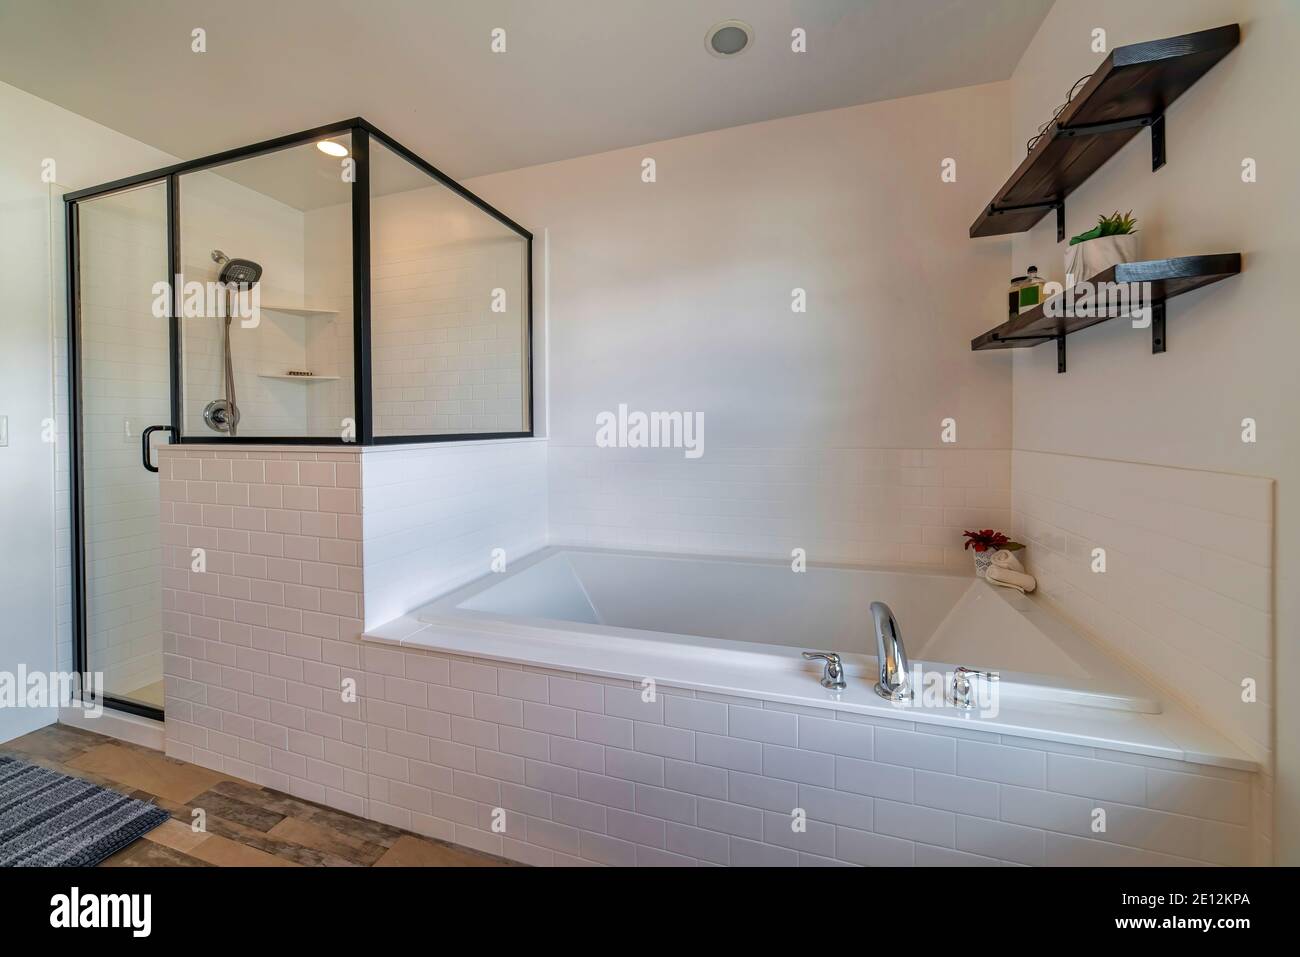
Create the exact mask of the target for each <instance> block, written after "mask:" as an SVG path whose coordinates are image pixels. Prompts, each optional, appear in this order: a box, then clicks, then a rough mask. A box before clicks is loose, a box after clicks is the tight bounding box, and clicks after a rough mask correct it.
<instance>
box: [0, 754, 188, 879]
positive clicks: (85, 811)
mask: <svg viewBox="0 0 1300 957" xmlns="http://www.w3.org/2000/svg"><path fill="white" fill-rule="evenodd" d="M170 816H171V815H170V814H168V813H167V812H166V811H164V810H163V809H162V808H160V807H158V806H157V805H154V804H147V803H146V802H144V801H137V800H136V799H135V798H129V797H127V796H126V795H125V794H119V793H118V792H116V791H111V790H109V789H108V788H104V787H100V786H99V785H98V784H91V783H90V782H89V781H83V780H81V779H80V778H74V777H71V776H69V775H67V774H60V773H59V772H57V771H50V770H48V769H46V768H42V767H37V766H36V765H34V764H28V763H27V762H25V761H19V760H16V759H15V758H7V757H0V866H3V867H89V866H90V865H92V864H98V863H99V862H100V861H102V860H103V859H104V858H106V857H109V856H110V855H112V854H113V853H115V852H116V851H120V850H121V849H122V848H124V847H126V846H127V845H128V844H130V843H131V842H132V841H134V840H135V839H136V838H138V837H141V836H142V835H144V834H147V833H148V832H149V831H152V830H153V829H154V828H155V827H157V826H158V825H159V824H161V823H162V822H163V821H165V820H167V818H169V817H170Z"/></svg>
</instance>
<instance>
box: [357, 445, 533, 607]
mask: <svg viewBox="0 0 1300 957" xmlns="http://www.w3.org/2000/svg"><path fill="white" fill-rule="evenodd" d="M546 457H547V450H546V442H545V441H543V440H541V439H521V440H506V441H495V442H483V443H475V444H468V445H462V444H459V443H457V444H453V445H432V446H420V447H414V448H401V449H387V450H386V449H368V450H366V452H365V453H364V460H365V473H366V481H365V488H364V490H363V491H362V497H363V500H364V507H365V514H366V521H365V554H366V579H365V606H366V624H367V626H368V627H374V626H376V625H382V624H384V623H385V622H387V621H391V620H392V619H394V618H397V617H399V616H400V615H404V614H406V613H407V612H409V611H411V610H412V609H413V608H417V607H419V606H420V605H422V604H424V603H425V602H427V601H429V600H430V599H432V598H434V597H436V596H437V595H439V594H442V593H443V592H446V591H448V590H449V589H451V588H454V587H456V586H457V585H462V584H464V583H465V582H468V581H472V580H473V579H475V578H478V577H479V576H480V575H485V574H487V573H488V572H489V571H491V570H492V567H491V562H492V553H493V550H494V549H498V548H499V549H502V550H503V552H504V560H505V562H506V564H507V567H508V564H509V562H511V561H513V560H515V559H516V558H522V557H523V556H524V555H527V554H528V553H529V552H531V551H535V550H536V549H538V548H541V547H542V546H544V545H545V544H546Z"/></svg>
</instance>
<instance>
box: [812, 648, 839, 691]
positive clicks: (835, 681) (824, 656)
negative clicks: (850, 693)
mask: <svg viewBox="0 0 1300 957" xmlns="http://www.w3.org/2000/svg"><path fill="white" fill-rule="evenodd" d="M803 656H804V657H805V658H807V659H808V660H809V661H818V660H820V661H825V662H826V670H825V671H823V672H822V687H823V688H830V689H831V690H833V691H840V690H842V689H844V688H847V687H848V685H847V684H846V683H845V681H844V666H843V665H842V664H840V656H839V655H837V654H836V653H835V652H833V651H805V652H804V653H803Z"/></svg>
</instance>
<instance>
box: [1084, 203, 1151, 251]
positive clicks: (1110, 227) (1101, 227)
mask: <svg viewBox="0 0 1300 957" xmlns="http://www.w3.org/2000/svg"><path fill="white" fill-rule="evenodd" d="M1136 232H1137V220H1136V219H1134V218H1133V210H1131V209H1130V210H1129V211H1128V212H1127V213H1121V212H1120V211H1119V210H1116V211H1115V212H1113V213H1111V214H1110V215H1109V216H1098V217H1097V225H1096V226H1094V227H1092V229H1089V230H1088V231H1086V232H1082V233H1079V235H1077V236H1075V237H1074V238H1073V239H1071V240H1070V245H1071V246H1073V245H1075V244H1076V243H1086V242H1087V241H1088V240H1090V239H1098V238H1100V237H1102V236H1127V235H1128V234H1129V233H1136Z"/></svg>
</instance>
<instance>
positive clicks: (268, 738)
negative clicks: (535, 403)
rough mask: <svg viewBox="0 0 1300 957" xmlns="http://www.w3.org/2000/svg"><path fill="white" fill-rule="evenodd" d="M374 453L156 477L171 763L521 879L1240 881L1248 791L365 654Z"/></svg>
mask: <svg viewBox="0 0 1300 957" xmlns="http://www.w3.org/2000/svg"><path fill="white" fill-rule="evenodd" d="M475 448H481V449H489V450H493V449H498V448H504V446H496V445H492V444H486V445H483V446H478V447H475ZM414 451H419V450H414ZM447 451H450V450H447ZM387 454H389V453H383V452H380V453H376V454H374V455H372V454H369V453H364V454H363V453H359V452H352V451H349V452H345V453H323V452H288V451H268V452H262V453H259V452H252V451H250V452H224V451H222V452H219V453H217V452H207V451H201V450H184V449H168V450H166V451H164V452H162V453H161V459H162V462H163V468H164V472H163V473H162V474H161V478H162V482H161V486H162V496H163V505H162V508H163V536H164V539H163V540H164V547H165V549H166V550H167V553H168V558H169V564H168V568H167V569H166V571H165V580H164V586H165V588H164V627H165V650H166V662H165V667H166V671H167V679H166V680H167V693H168V700H167V750H168V753H169V754H172V755H173V756H175V757H179V758H183V759H186V760H190V761H194V762H195V763H198V764H201V765H204V766H207V767H213V768H218V769H220V770H223V771H225V772H226V773H230V774H236V775H239V776H241V777H245V778H247V779H249V780H253V781H256V782H258V783H261V784H265V785H267V786H271V787H275V788H279V789H281V790H285V791H287V792H289V793H291V794H295V795H299V796H302V797H306V798H308V799H311V800H316V801H321V802H323V803H326V804H329V805H332V806H335V807H340V808H344V809H346V810H349V811H352V812H354V813H358V814H362V815H365V816H368V817H371V818H373V819H375V820H380V821H384V822H387V823H391V824H394V825H397V826H401V827H407V828H410V829H412V830H414V831H417V832H420V833H423V834H427V835H430V836H434V837H438V838H442V839H446V840H452V841H456V842H458V843H461V844H465V845H468V846H472V847H477V848H481V849H484V850H487V851H490V852H493V853H498V854H502V855H504V856H506V857H509V858H512V859H515V860H519V861H522V862H526V863H530V864H538V865H575V864H578V865H581V864H608V865H626V866H633V865H637V866H661V865H670V864H681V865H692V864H699V865H719V864H721V865H747V864H753V865H802V866H827V865H855V864H856V865H883V864H935V865H953V866H956V865H970V864H1000V863H1001V864H1125V865H1129V864H1188V865H1191V864H1247V863H1251V861H1252V853H1253V850H1252V849H1253V847H1254V846H1255V845H1254V842H1253V839H1252V833H1253V832H1255V831H1258V830H1259V827H1258V826H1257V825H1256V823H1255V822H1256V821H1258V820H1259V815H1260V813H1261V812H1262V810H1266V807H1267V805H1266V803H1261V799H1260V790H1261V789H1260V788H1258V787H1252V785H1253V782H1254V779H1255V777H1256V776H1255V775H1252V774H1248V773H1245V772H1238V771H1232V770H1226V769H1220V768H1215V767H1208V766H1198V765H1192V764H1184V763H1182V762H1175V761H1169V760H1163V759H1155V758H1143V757H1140V756H1134V755H1128V754H1121V753H1117V752H1108V751H1104V750H1100V749H1095V750H1094V749H1091V748H1080V747H1069V748H1067V747H1063V746H1058V745H1052V744H1048V743H1046V742H1036V741H1032V740H1030V739H1026V738H1021V737H1013V736H1001V735H996V734H981V733H978V732H970V731H962V732H961V733H960V734H957V733H949V732H947V731H944V730H942V729H935V728H932V727H918V726H915V725H913V724H912V723H910V722H906V721H893V720H887V719H882V720H865V719H862V718H858V717H856V716H853V715H848V714H843V713H837V712H834V711H830V710H823V709H811V708H798V709H794V708H790V707H787V706H782V705H779V704H776V703H773V702H764V701H761V700H757V699H755V700H748V699H743V698H736V697H723V696H717V695H707V694H697V693H694V692H692V691H689V690H684V689H679V688H673V687H665V686H662V685H660V686H659V687H658V688H657V689H656V695H655V697H654V700H652V701H646V700H644V697H643V691H642V688H641V685H640V683H639V681H638V680H635V679H633V678H631V677H629V678H628V679H626V680H618V679H603V678H597V677H595V676H590V675H583V674H571V673H563V672H554V671H548V670H545V669H538V668H531V667H526V666H522V665H513V664H507V663H500V662H492V661H487V660H471V659H466V658H460V657H455V656H447V655H441V654H437V653H434V652H429V651H424V650H419V649H411V648H401V647H398V646H393V645H387V644H381V643H375V642H361V641H359V640H358V636H359V634H360V632H361V617H362V612H361V601H360V599H361V594H362V584H361V580H360V576H361V565H360V562H361V555H360V551H359V546H360V544H361V542H362V538H363V536H362V531H361V528H360V520H361V513H360V506H361V502H360V500H359V498H358V496H357V495H356V494H355V493H356V492H357V489H358V485H359V484H360V467H361V465H362V464H364V467H365V469H366V471H367V476H366V484H367V485H368V484H369V481H370V475H369V471H370V469H371V467H372V462H373V461H375V460H376V459H379V458H381V457H382V456H385V455H387ZM483 454H487V453H483ZM227 467H228V468H229V470H230V476H229V483H230V484H231V485H232V486H240V487H241V490H242V491H241V492H236V493H234V494H237V495H240V496H241V500H242V492H246V493H247V495H248V500H249V504H248V505H247V506H243V505H230V506H220V505H211V504H208V503H203V502H191V501H190V500H189V498H190V486H191V485H192V484H193V485H199V486H200V487H201V483H202V482H204V481H205V478H204V469H205V468H208V469H210V470H211V472H212V474H213V475H214V476H216V474H217V472H221V475H220V477H219V478H220V480H221V481H223V482H224V481H225V479H226V477H225V470H226V468H227ZM399 471H400V470H399ZM367 497H368V496H367ZM368 515H369V512H367V516H368ZM367 536H368V532H367ZM366 540H367V541H368V537H367V538H366ZM196 547H197V548H205V549H207V552H206V559H207V563H208V564H207V571H206V572H204V573H196V572H194V571H192V570H191V562H192V561H193V556H192V549H193V548H196ZM366 561H367V569H369V558H368V557H367V559H366ZM349 679H355V681H356V683H357V692H358V694H357V700H356V701H345V700H343V697H344V696H343V694H342V690H343V689H344V688H345V687H346V682H347V681H348V680H349ZM1099 812H1104V816H1103V815H1102V814H1101V813H1099Z"/></svg>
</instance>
